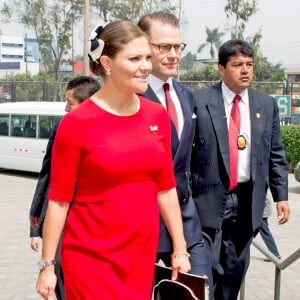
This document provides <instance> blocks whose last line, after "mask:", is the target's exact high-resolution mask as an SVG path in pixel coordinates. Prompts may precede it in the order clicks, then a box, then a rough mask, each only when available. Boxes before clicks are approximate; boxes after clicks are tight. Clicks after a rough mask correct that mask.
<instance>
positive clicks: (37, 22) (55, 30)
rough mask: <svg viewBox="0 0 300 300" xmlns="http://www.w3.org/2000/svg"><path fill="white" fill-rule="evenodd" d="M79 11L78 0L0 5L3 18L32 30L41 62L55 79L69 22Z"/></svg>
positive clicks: (64, 51) (67, 44)
mask: <svg viewBox="0 0 300 300" xmlns="http://www.w3.org/2000/svg"><path fill="white" fill-rule="evenodd" d="M16 7H18V9H17V10H16V9H15V8H16ZM81 11H82V1H80V0H53V1H51V2H49V1H45V0H32V1H23V0H12V1H11V2H9V3H5V4H4V5H3V6H2V8H1V14H2V16H3V19H4V20H5V21H7V22H8V21H15V20H18V22H21V23H23V24H24V25H25V26H27V27H28V28H29V29H31V30H32V31H33V32H34V33H35V35H36V38H37V40H38V43H39V47H40V52H41V55H42V60H43V63H44V64H45V65H46V66H47V69H48V70H49V71H51V72H53V73H54V74H55V78H56V79H57V77H58V70H59V67H60V65H61V64H62V63H63V62H64V61H65V58H66V57H67V55H68V53H69V51H70V48H71V38H72V29H73V24H74V22H75V21H76V20H78V19H79V18H80V17H81Z"/></svg>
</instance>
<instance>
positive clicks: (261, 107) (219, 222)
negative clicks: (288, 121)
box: [191, 40, 289, 300]
mask: <svg viewBox="0 0 300 300" xmlns="http://www.w3.org/2000/svg"><path fill="white" fill-rule="evenodd" d="M218 69H219V73H220V75H221V77H222V82H221V83H220V84H217V85H215V86H212V87H209V88H205V89H201V90H197V91H195V92H194V96H195V113H196V115H197V124H196V134H195V140H194V145H193V150H192V161H191V172H192V182H193V186H192V189H193V196H194V199H195V202H196V205H197V208H198V212H199V216H200V220H201V224H202V226H203V227H202V229H203V234H204V237H205V238H206V241H207V245H208V249H209V251H210V254H211V263H212V267H213V273H214V285H215V291H214V292H215V293H214V294H215V299H217V300H219V299H236V298H237V296H238V293H239V289H240V285H241V282H242V280H243V279H244V277H245V274H246V271H247V268H248V265H249V259H250V244H251V241H252V237H253V235H255V234H256V233H257V231H258V227H259V225H260V223H261V219H262V214H263V209H264V203H265V197H266V191H267V189H268V186H269V187H270V189H271V192H272V195H273V198H274V201H275V202H277V210H278V218H279V224H283V223H285V222H287V221H288V218H289V206H288V202H287V197H288V168H287V164H286V159H285V153H284V150H283V147H282V143H281V138H280V122H279V116H278V108H277V106H276V103H275V101H274V99H273V98H272V97H270V96H268V95H265V94H263V93H260V92H258V91H257V90H255V89H253V88H250V87H249V86H250V84H251V82H252V79H253V50H252V48H251V47H250V45H249V44H248V43H246V42H244V41H241V40H230V41H228V42H226V43H225V44H224V45H222V46H221V48H220V49H219V62H218Z"/></svg>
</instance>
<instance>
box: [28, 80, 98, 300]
mask: <svg viewBox="0 0 300 300" xmlns="http://www.w3.org/2000/svg"><path fill="white" fill-rule="evenodd" d="M99 89H100V84H99V82H98V81H97V80H96V79H94V78H91V77H88V76H79V77H75V78H73V79H71V80H70V81H69V82H68V85H67V93H66V101H67V103H66V108H65V111H66V112H70V111H72V110H73V109H75V108H76V107H77V106H78V105H80V104H81V103H82V102H83V101H84V100H86V99H87V98H89V97H90V96H92V95H93V94H94V93H96V92H97V91H98V90H99ZM58 125H59V124H56V125H55V126H54V127H53V128H52V130H51V133H50V137H49V141H48V144H47V149H46V153H45V156H44V159H43V164H42V169H41V171H40V173H39V177H38V182H37V186H36V189H35V192H34V196H33V199H32V203H31V207H30V213H29V220H30V237H31V238H32V239H31V248H32V249H33V250H35V251H38V249H39V242H38V237H39V236H40V237H42V234H43V223H44V219H45V215H46V211H47V207H48V197H47V196H48V190H49V185H50V171H51V155H52V147H53V143H54V139H55V135H56V131H57V128H58ZM60 246H61V243H59V245H58V248H57V252H56V256H55V261H56V264H55V274H56V276H57V285H56V288H55V295H56V299H57V300H63V299H65V289H64V281H63V274H62V269H61V264H60Z"/></svg>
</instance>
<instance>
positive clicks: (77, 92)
mask: <svg viewBox="0 0 300 300" xmlns="http://www.w3.org/2000/svg"><path fill="white" fill-rule="evenodd" d="M99 89H100V83H99V81H98V80H96V79H94V78H92V77H89V76H79V77H75V78H73V79H71V80H70V81H69V82H68V85H67V90H73V97H74V98H75V99H76V100H77V101H78V102H79V103H81V102H83V101H84V100H85V99H87V98H89V97H90V96H92V95H93V94H95V93H96V92H97V91H98V90H99Z"/></svg>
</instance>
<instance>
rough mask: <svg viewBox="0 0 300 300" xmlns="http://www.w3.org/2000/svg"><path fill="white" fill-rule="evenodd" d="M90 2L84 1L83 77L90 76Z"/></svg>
mask: <svg viewBox="0 0 300 300" xmlns="http://www.w3.org/2000/svg"><path fill="white" fill-rule="evenodd" d="M89 13H90V2H89V0H84V39H83V43H84V47H83V75H85V76H88V75H89V57H88V52H89V44H88V41H89V24H90V16H89Z"/></svg>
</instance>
